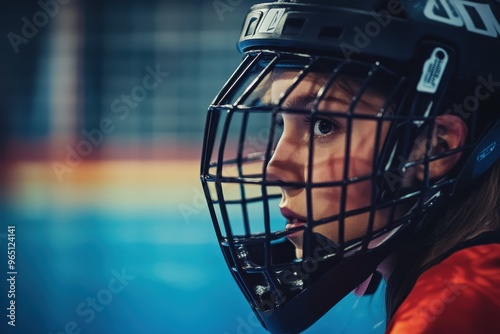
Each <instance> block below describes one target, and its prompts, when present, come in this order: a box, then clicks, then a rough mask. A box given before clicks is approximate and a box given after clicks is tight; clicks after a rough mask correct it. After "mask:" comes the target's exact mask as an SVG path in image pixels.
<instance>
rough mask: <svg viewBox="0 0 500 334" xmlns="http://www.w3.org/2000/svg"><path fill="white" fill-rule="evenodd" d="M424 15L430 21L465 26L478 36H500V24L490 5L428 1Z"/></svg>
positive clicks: (457, 0)
mask: <svg viewBox="0 0 500 334" xmlns="http://www.w3.org/2000/svg"><path fill="white" fill-rule="evenodd" d="M424 15H425V16H426V17H427V18H428V19H430V20H433V21H437V22H441V23H444V24H448V25H451V26H455V27H463V26H464V25H465V28H466V29H467V30H468V31H470V32H473V33H476V34H480V35H485V36H490V37H495V38H496V37H498V35H500V24H499V23H498V19H497V18H496V17H495V15H494V14H493V11H492V9H491V7H490V5H488V4H483V3H477V2H472V1H463V0H456V1H449V0H427V4H426V6H425V9H424ZM473 17H475V19H473Z"/></svg>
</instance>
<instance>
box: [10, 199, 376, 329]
mask: <svg viewBox="0 0 500 334" xmlns="http://www.w3.org/2000/svg"><path fill="white" fill-rule="evenodd" d="M29 210H30V207H29V206H28V205H26V206H23V205H22V204H18V205H16V206H9V208H5V207H4V209H3V211H4V212H3V213H2V217H3V218H2V221H1V226H0V227H1V229H2V230H1V231H0V252H1V254H6V252H7V240H6V229H7V228H6V226H7V225H15V226H16V266H17V267H16V269H17V273H18V274H17V277H16V297H15V302H16V326H15V327H12V326H8V325H7V321H8V318H6V314H7V310H6V307H8V304H7V303H8V301H7V298H5V296H6V291H7V290H8V287H7V285H6V283H5V282H6V278H5V275H6V272H7V270H6V265H2V266H1V267H2V268H3V269H2V271H1V272H0V275H3V276H2V284H3V285H1V289H2V291H1V295H2V298H1V299H0V301H1V303H2V304H1V308H0V309H2V310H3V311H2V313H3V314H2V317H1V318H0V319H2V320H1V321H2V322H1V328H2V330H1V333H45V334H47V333H52V334H60V333H82V334H85V333H87V334H90V333H109V334H112V333H150V334H153V333H219V334H240V333H241V334H251V333H252V334H254V333H255V334H257V333H266V332H265V331H264V330H263V329H262V328H261V327H260V325H258V324H257V323H256V319H255V318H254V316H253V314H252V312H251V310H250V308H249V306H248V305H247V303H246V301H245V300H244V298H243V296H242V294H241V293H240V291H239V290H238V288H237V286H236V284H235V283H234V281H233V279H232V277H231V276H230V274H229V272H228V269H227V268H226V266H225V264H224V262H223V258H222V255H221V253H220V250H219V248H218V246H217V244H216V242H215V236H214V232H213V230H212V227H211V223H210V221H209V220H208V218H207V216H206V215H204V214H203V213H200V214H197V216H196V217H193V219H190V220H189V222H187V221H186V219H184V218H185V217H183V216H182V212H181V211H180V210H179V206H178V205H175V204H172V205H171V207H167V208H162V209H161V210H160V209H159V210H158V212H151V210H144V212H140V211H138V212H136V214H130V213H129V214H121V213H120V212H113V211H112V210H111V211H108V210H103V209H102V208H88V207H87V208H81V210H65V209H64V208H59V207H58V206H57V204H54V206H53V207H51V208H44V209H43V210H41V211H40V210H38V211H37V213H36V214H33V213H32V212H30V211H29ZM40 212H42V213H43V214H40ZM2 258H3V259H4V260H2V262H4V263H6V261H7V260H6V256H5V255H2ZM381 292H382V291H381V289H379V291H378V292H377V294H375V296H374V297H364V298H357V297H355V296H354V295H349V296H347V297H346V298H345V299H344V300H343V301H342V302H341V303H339V304H338V305H337V306H336V307H335V308H333V309H332V310H331V311H330V313H328V314H327V315H326V316H325V317H323V318H322V319H321V320H320V321H318V322H317V323H316V324H315V325H314V326H313V327H311V328H310V329H309V330H308V331H307V332H306V333H346V334H347V333H350V334H354V333H363V334H367V333H383V332H384V326H385V323H384V321H383V319H384V309H383V306H382V305H383V297H382V293H381Z"/></svg>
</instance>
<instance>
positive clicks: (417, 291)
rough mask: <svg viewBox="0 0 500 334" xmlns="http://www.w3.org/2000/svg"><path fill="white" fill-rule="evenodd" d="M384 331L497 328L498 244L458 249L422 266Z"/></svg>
mask: <svg viewBox="0 0 500 334" xmlns="http://www.w3.org/2000/svg"><path fill="white" fill-rule="evenodd" d="M386 333H388V334H445V333H453V334H460V333H464V334H465V333H471V334H476V333H480V334H486V333H492V334H493V333H494V334H499V333H500V244H484V245H478V246H472V247H469V248H465V249H461V250H459V251H457V252H455V253H453V254H451V255H450V256H448V257H447V258H445V259H444V260H443V261H442V262H440V263H438V264H436V265H434V266H433V267H431V268H429V269H428V270H427V271H425V272H424V273H423V274H422V275H421V276H420V277H419V278H418V280H417V282H416V283H415V286H414V287H413V289H412V290H411V291H410V293H409V294H408V296H407V297H406V299H405V300H404V301H403V303H402V304H401V305H400V306H399V308H398V309H397V310H396V313H395V314H394V316H393V317H392V319H391V321H390V323H389V325H388V326H387V331H386Z"/></svg>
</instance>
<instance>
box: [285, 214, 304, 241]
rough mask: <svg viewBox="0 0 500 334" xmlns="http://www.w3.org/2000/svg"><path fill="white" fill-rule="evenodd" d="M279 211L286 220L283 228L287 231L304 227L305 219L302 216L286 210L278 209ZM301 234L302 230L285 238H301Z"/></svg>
mask: <svg viewBox="0 0 500 334" xmlns="http://www.w3.org/2000/svg"><path fill="white" fill-rule="evenodd" d="M280 211H281V214H282V215H283V217H285V218H286V220H287V224H286V226H285V228H286V229H287V230H290V229H293V228H296V227H300V226H305V225H306V222H307V218H305V217H304V216H301V215H299V214H297V213H295V212H293V211H292V210H290V209H288V208H280ZM303 232H304V231H303V230H299V231H296V232H293V233H291V234H288V235H287V238H288V239H295V238H297V237H298V236H301V235H302V233H303Z"/></svg>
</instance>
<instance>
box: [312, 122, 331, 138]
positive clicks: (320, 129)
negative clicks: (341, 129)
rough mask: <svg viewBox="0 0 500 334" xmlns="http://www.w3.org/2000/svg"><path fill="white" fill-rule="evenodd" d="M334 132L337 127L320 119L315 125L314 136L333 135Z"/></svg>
mask: <svg viewBox="0 0 500 334" xmlns="http://www.w3.org/2000/svg"><path fill="white" fill-rule="evenodd" d="M334 130H335V126H334V125H333V124H332V123H331V122H329V121H327V120H324V119H318V120H317V121H316V122H315V123H314V135H315V136H326V135H327V134H329V133H331V132H332V131H334Z"/></svg>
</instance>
